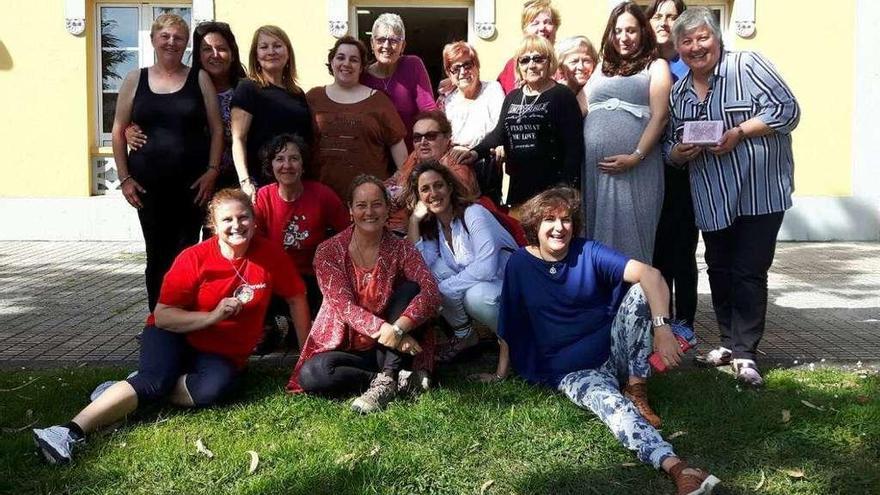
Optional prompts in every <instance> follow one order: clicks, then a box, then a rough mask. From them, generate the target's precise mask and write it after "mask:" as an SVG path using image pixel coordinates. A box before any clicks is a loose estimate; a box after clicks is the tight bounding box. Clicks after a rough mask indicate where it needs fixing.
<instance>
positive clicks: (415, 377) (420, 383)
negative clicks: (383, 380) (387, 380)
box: [397, 370, 431, 397]
mask: <svg viewBox="0 0 880 495" xmlns="http://www.w3.org/2000/svg"><path fill="white" fill-rule="evenodd" d="M429 388H431V376H430V375H429V374H428V372H427V371H425V370H415V371H409V370H400V373H398V374H397V394H398V395H403V396H408V397H415V396H417V395H419V394H420V393H422V392H424V391H426V390H428V389H429Z"/></svg>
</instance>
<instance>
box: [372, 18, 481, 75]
mask: <svg viewBox="0 0 880 495" xmlns="http://www.w3.org/2000/svg"><path fill="white" fill-rule="evenodd" d="M356 12H357V36H358V38H360V40H361V41H363V42H364V43H366V44H367V46H368V47H369V46H370V34H371V31H370V30H371V29H372V28H373V22H375V20H376V18H377V17H379V15H381V14H384V13H385V12H391V13H394V14H397V15H399V16H400V17H401V18H402V19H403V24H404V26H405V27H406V50H405V51H404V53H405V54H409V55H418V56H419V58H421V59H422V61H423V62H424V63H425V67H426V68H427V69H428V75H429V76H431V84H432V85H433V87H434V89H436V87H437V83H439V82H440V80H441V79H443V78H445V77H446V74H444V72H443V47H444V46H445V45H446V44H447V43H451V42H453V41H459V40H464V41H467V39H468V8H467V7H391V6H387V5H382V6H367V5H359V6H358V7H357V11H356Z"/></svg>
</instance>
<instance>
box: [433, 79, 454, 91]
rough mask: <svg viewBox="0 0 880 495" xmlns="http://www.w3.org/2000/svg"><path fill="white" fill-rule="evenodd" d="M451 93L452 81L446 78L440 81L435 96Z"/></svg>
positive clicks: (452, 88)
mask: <svg viewBox="0 0 880 495" xmlns="http://www.w3.org/2000/svg"><path fill="white" fill-rule="evenodd" d="M453 91H455V83H453V82H452V79H450V78H448V77H447V78H446V79H443V80H442V81H440V84H438V85H437V94H438V95H440V96H446V95H448V94H449V93H452V92H453Z"/></svg>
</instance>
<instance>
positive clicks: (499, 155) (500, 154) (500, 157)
mask: <svg viewBox="0 0 880 495" xmlns="http://www.w3.org/2000/svg"><path fill="white" fill-rule="evenodd" d="M504 157H505V154H504V146H497V147H496V148H495V161H497V162H498V163H501V162H503V161H504Z"/></svg>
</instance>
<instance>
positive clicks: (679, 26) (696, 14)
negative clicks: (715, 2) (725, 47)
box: [672, 7, 722, 46]
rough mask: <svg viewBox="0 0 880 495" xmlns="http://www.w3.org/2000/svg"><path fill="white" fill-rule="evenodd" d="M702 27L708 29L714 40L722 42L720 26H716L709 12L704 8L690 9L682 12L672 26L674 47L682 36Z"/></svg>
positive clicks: (713, 17) (716, 22)
mask: <svg viewBox="0 0 880 495" xmlns="http://www.w3.org/2000/svg"><path fill="white" fill-rule="evenodd" d="M704 26H705V27H707V28H709V31H711V32H712V36H714V37H715V39H717V40H718V41H719V42H721V41H722V37H721V26H719V25H718V21H716V20H715V15H714V14H712V11H711V10H709V9H708V8H706V7H691V8H689V9H687V10H685V11H684V12H682V13H681V15H679V16H678V19H676V20H675V24H673V25H672V39H674V40H675V46H678V40H679V39H681V37H682V36H684V35H686V34H687V33H690V32H691V31H693V30H695V29H697V28H701V27H704Z"/></svg>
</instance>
